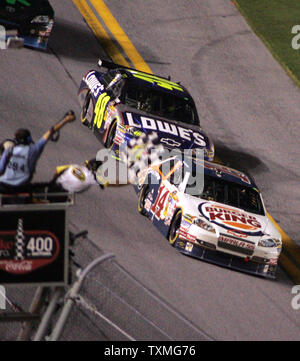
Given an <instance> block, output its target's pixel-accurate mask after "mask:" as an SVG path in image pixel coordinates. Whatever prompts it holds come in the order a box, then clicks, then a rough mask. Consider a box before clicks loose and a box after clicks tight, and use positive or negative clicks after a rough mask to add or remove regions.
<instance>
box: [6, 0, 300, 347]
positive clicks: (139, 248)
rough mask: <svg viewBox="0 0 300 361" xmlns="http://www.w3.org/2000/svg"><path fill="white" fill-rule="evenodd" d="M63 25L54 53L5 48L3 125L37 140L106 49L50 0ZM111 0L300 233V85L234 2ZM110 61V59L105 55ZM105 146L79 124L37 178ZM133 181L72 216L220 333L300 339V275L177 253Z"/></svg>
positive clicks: (76, 17)
mask: <svg viewBox="0 0 300 361" xmlns="http://www.w3.org/2000/svg"><path fill="white" fill-rule="evenodd" d="M51 3H52V4H53V6H54V8H55V10H56V24H55V28H54V30H53V34H52V37H51V39H50V43H49V50H48V51H47V52H39V51H34V50H29V49H22V50H6V51H1V55H0V74H1V77H0V89H1V90H0V95H1V101H0V111H1V121H0V131H1V136H2V137H3V138H4V137H11V136H12V135H13V133H14V130H15V129H16V128H19V127H28V128H30V129H32V134H33V137H34V138H35V139H37V138H38V137H39V136H41V135H42V134H43V132H44V131H45V130H47V129H48V128H49V127H50V126H51V125H52V124H53V122H55V121H57V120H58V119H59V118H60V117H61V116H62V115H63V114H64V112H65V111H66V110H68V109H74V111H75V112H76V114H77V117H78V118H79V105H78V102H77V97H76V93H77V88H78V85H79V82H80V80H81V77H82V76H83V74H84V73H85V72H86V71H87V70H88V69H90V68H96V65H95V64H96V61H97V59H98V57H106V54H105V53H104V52H103V50H102V49H101V45H100V44H99V43H98V42H97V40H96V39H95V37H94V35H93V34H92V33H91V31H90V30H89V28H88V27H87V26H86V24H85V22H84V21H83V20H82V17H81V16H80V14H79V12H78V10H77V9H76V7H75V6H74V5H73V3H72V2H71V1H69V0H64V1H61V0H55V1H51ZM188 3H189V6H188V7H187V6H186V5H185V4H186V2H183V1H180V0H164V1H154V0H148V1H144V0H136V1H135V2H134V6H133V5H132V1H128V0H123V1H122V6H120V1H118V0H110V1H109V4H108V5H109V8H110V10H111V11H112V13H113V14H114V16H115V17H116V18H117V20H118V21H119V23H120V24H121V26H122V28H123V29H124V30H125V32H126V33H127V35H128V36H129V38H130V39H131V41H132V42H133V44H134V45H135V47H136V48H137V49H138V51H139V52H140V53H141V55H142V56H143V58H144V59H145V61H146V62H147V63H148V65H149V66H150V67H151V69H152V71H153V72H154V73H157V74H161V75H169V74H170V75H171V76H172V79H174V80H180V81H181V82H182V84H184V85H185V86H186V87H188V89H189V90H190V92H191V93H192V95H193V96H194V98H195V101H196V103H197V106H198V110H199V114H200V116H201V120H202V126H203V128H204V129H205V130H206V131H207V133H208V134H210V135H211V136H212V137H213V139H214V141H215V143H216V148H217V152H218V153H219V154H221V155H222V158H223V159H224V158H225V160H226V161H227V162H229V163H230V164H231V165H232V166H236V167H238V168H242V169H247V170H248V171H249V172H250V174H251V175H252V176H254V178H255V180H256V182H257V184H258V185H259V187H260V188H261V190H262V192H263V195H264V199H265V202H266V206H267V208H268V210H269V212H270V213H271V215H272V216H273V217H274V218H275V219H276V221H277V222H278V223H279V224H280V226H281V227H282V228H283V229H284V230H285V231H286V232H287V233H288V234H289V236H290V237H291V238H293V239H294V240H295V241H299V235H298V230H299V213H300V212H299V198H300V189H299V186H298V184H299V179H300V165H299V159H300V147H299V146H298V145H299V140H298V135H299V130H298V128H297V115H298V114H299V107H300V105H299V104H300V103H299V89H298V88H297V87H296V86H295V85H294V84H293V82H292V81H291V80H290V79H289V78H288V76H287V75H286V74H285V73H284V71H283V70H282V68H281V67H280V66H279V65H278V64H277V63H276V61H275V60H274V59H273V58H272V56H271V55H270V54H269V52H268V51H267V49H266V48H265V47H264V45H263V44H262V43H261V42H260V41H259V40H258V39H257V37H255V35H253V33H252V32H251V30H250V29H249V27H248V26H247V24H246V23H245V21H244V19H243V18H242V17H241V15H240V14H239V13H238V11H237V10H236V9H235V7H234V6H233V5H232V4H231V3H230V2H228V1H223V0H210V1H209V2H204V1H200V0H198V1H196V0H190V1H189V2H188ZM106 58H107V57H106ZM100 148H101V145H100V144H99V143H98V141H97V140H96V138H95V137H94V136H93V135H92V134H91V133H90V131H89V130H88V129H86V128H84V127H83V126H81V124H80V123H79V122H77V123H75V124H71V125H67V126H66V127H65V128H64V129H63V130H62V131H61V138H60V141H59V143H49V144H48V145H47V148H46V151H45V152H44V154H43V155H42V157H41V159H40V162H39V166H38V168H37V173H36V177H35V179H36V180H45V179H49V178H50V177H51V176H52V173H53V171H54V169H55V166H56V165H58V164H69V163H70V162H72V163H74V162H79V163H81V162H83V161H84V160H85V159H89V158H91V157H93V156H94V155H95V154H96V152H97V151H98V150H99V149H100ZM136 204H137V202H136V196H135V193H134V191H133V189H132V188H131V187H130V186H125V187H119V188H117V187H111V188H108V189H106V190H105V191H101V190H99V189H98V188H96V187H95V188H93V189H91V190H89V191H88V192H86V193H84V194H81V195H79V196H78V197H77V204H76V206H74V207H73V208H72V209H71V210H70V216H71V219H72V222H73V223H74V224H76V226H78V227H79V228H80V229H88V231H89V237H90V238H91V239H93V240H94V241H95V242H96V243H97V244H98V245H100V247H101V248H102V249H103V250H104V251H107V252H112V253H114V254H115V255H116V257H117V260H118V262H119V263H120V264H121V265H123V266H124V267H125V268H126V269H127V270H128V271H130V272H131V273H133V274H134V275H135V276H136V277H137V278H138V279H139V280H140V281H141V282H142V283H144V284H145V285H146V286H147V287H148V288H150V289H152V290H153V291H154V292H155V293H157V294H159V295H160V296H161V297H162V298H164V299H165V300H167V301H168V302H170V303H171V304H172V305H173V306H174V307H175V308H176V309H178V310H180V312H181V313H182V314H184V315H185V316H186V317H187V318H188V319H189V320H192V321H193V323H194V324H195V325H197V327H198V328H200V329H201V330H203V331H205V333H207V334H209V335H210V336H211V337H212V338H213V339H216V340H300V310H298V311H297V310H294V309H293V308H292V307H291V300H292V297H293V295H292V294H291V290H292V286H293V284H292V282H291V281H290V280H289V279H288V278H287V276H286V275H285V274H284V272H283V270H280V271H279V277H278V280H277V281H269V280H264V279H261V278H258V277H253V276H249V275H247V274H243V273H239V272H235V271H232V270H228V269H225V268H221V267H217V266H214V265H211V264H208V263H205V262H201V261H197V260H194V259H191V258H188V257H185V256H182V255H181V254H179V253H178V252H177V251H176V250H175V249H173V248H172V247H170V246H169V245H168V242H167V241H166V240H165V239H164V238H163V237H162V236H161V234H160V233H159V232H158V231H157V230H156V229H154V227H152V225H151V224H150V222H149V221H148V220H147V219H145V218H144V217H142V216H140V215H139V214H138V213H137V209H136Z"/></svg>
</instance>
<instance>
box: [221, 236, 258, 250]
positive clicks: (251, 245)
mask: <svg viewBox="0 0 300 361" xmlns="http://www.w3.org/2000/svg"><path fill="white" fill-rule="evenodd" d="M218 242H219V243H221V244H222V243H223V244H224V243H225V244H228V245H231V246H235V247H237V248H244V249H247V250H249V251H254V250H255V243H252V242H247V241H243V240H239V239H236V238H232V237H226V236H224V235H220V236H219V238H218Z"/></svg>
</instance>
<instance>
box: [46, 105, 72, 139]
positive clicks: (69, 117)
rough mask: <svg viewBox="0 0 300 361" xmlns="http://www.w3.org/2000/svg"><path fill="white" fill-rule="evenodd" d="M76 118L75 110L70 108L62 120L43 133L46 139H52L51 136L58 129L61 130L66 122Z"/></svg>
mask: <svg viewBox="0 0 300 361" xmlns="http://www.w3.org/2000/svg"><path fill="white" fill-rule="evenodd" d="M75 119H76V117H75V114H74V112H73V110H70V111H69V112H68V113H66V114H65V116H64V118H63V119H62V120H60V121H59V122H58V123H57V124H55V125H54V126H53V127H52V128H51V129H49V130H47V132H46V133H45V134H44V135H43V137H42V138H44V139H45V140H46V141H48V140H49V139H50V137H51V136H52V135H53V134H54V133H55V132H57V131H59V130H60V129H61V128H62V127H63V126H64V125H65V124H67V123H71V122H73V121H74V120H75Z"/></svg>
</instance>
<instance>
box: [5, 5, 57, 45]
mask: <svg viewBox="0 0 300 361" xmlns="http://www.w3.org/2000/svg"><path fill="white" fill-rule="evenodd" d="M53 24H54V10H53V8H52V6H51V5H50V3H49V1H48V0H0V25H1V26H3V27H4V28H5V30H6V36H7V40H9V39H10V38H11V37H12V36H15V37H17V39H22V40H23V41H24V45H25V46H28V47H31V48H38V49H43V50H45V49H46V48H47V43H48V39H49V36H50V33H51V31H52V27H53Z"/></svg>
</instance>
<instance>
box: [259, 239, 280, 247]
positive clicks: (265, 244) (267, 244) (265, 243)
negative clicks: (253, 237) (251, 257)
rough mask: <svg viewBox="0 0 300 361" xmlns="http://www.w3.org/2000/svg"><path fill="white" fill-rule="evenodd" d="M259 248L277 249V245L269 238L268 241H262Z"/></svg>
mask: <svg viewBox="0 0 300 361" xmlns="http://www.w3.org/2000/svg"><path fill="white" fill-rule="evenodd" d="M258 246H260V247H268V248H270V247H277V243H276V242H275V240H274V239H272V238H267V239H261V240H260V241H259V242H258Z"/></svg>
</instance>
